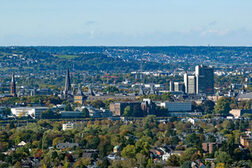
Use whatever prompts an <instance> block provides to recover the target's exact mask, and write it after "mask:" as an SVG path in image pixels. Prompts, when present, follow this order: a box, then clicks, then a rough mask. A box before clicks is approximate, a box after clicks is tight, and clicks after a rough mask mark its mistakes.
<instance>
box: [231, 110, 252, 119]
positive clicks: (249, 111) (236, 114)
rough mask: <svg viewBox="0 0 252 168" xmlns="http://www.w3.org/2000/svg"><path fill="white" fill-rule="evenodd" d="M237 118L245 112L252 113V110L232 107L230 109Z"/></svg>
mask: <svg viewBox="0 0 252 168" xmlns="http://www.w3.org/2000/svg"><path fill="white" fill-rule="evenodd" d="M229 113H230V114H232V115H233V116H234V117H235V118H239V117H241V116H242V115H243V114H252V110H244V109H232V110H230V111H229Z"/></svg>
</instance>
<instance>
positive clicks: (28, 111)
mask: <svg viewBox="0 0 252 168" xmlns="http://www.w3.org/2000/svg"><path fill="white" fill-rule="evenodd" d="M46 110H48V107H15V108H11V113H12V114H13V115H14V116H16V117H28V116H30V117H32V118H40V114H41V113H42V112H44V111H46Z"/></svg>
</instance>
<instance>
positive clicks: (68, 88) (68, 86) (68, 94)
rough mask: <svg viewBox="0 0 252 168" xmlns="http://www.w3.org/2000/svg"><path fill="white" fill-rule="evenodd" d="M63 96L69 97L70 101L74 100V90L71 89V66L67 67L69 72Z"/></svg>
mask: <svg viewBox="0 0 252 168" xmlns="http://www.w3.org/2000/svg"><path fill="white" fill-rule="evenodd" d="M63 98H64V99H68V100H70V101H72V100H73V93H72V90H71V80H70V73H69V68H67V72H66V78H65V89H64V92H63Z"/></svg>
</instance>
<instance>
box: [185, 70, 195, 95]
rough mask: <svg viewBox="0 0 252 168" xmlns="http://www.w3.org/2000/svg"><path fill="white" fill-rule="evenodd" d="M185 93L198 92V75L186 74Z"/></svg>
mask: <svg viewBox="0 0 252 168" xmlns="http://www.w3.org/2000/svg"><path fill="white" fill-rule="evenodd" d="M184 84H185V93H187V94H196V77H195V76H194V75H189V74H188V73H185V74H184Z"/></svg>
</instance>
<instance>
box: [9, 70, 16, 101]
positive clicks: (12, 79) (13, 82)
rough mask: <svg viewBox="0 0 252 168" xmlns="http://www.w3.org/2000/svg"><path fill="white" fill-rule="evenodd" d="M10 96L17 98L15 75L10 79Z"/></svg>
mask: <svg viewBox="0 0 252 168" xmlns="http://www.w3.org/2000/svg"><path fill="white" fill-rule="evenodd" d="M10 95H11V96H13V97H16V96H17V92H16V81H15V75H14V74H12V78H11V88H10Z"/></svg>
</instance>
